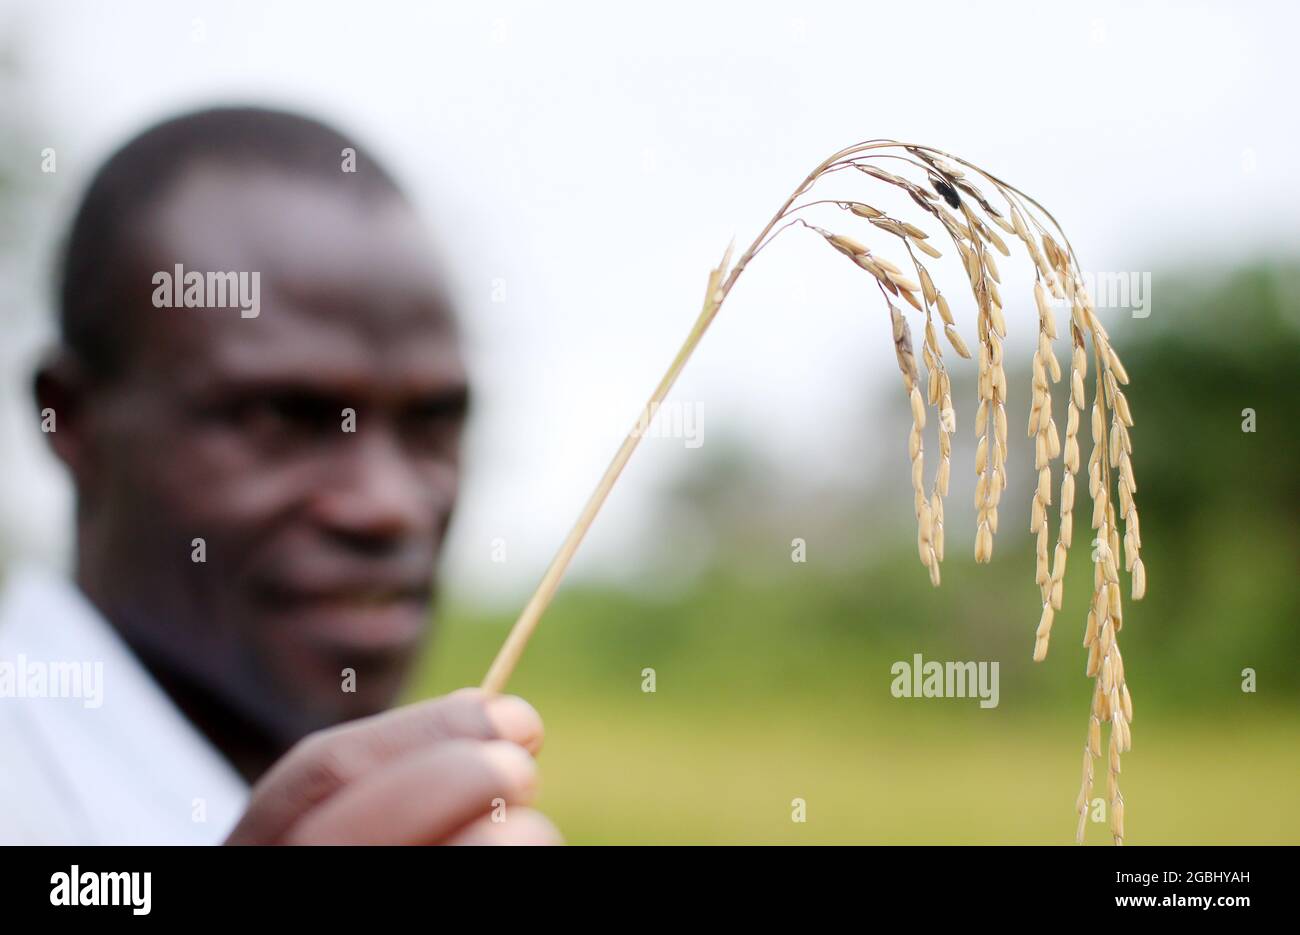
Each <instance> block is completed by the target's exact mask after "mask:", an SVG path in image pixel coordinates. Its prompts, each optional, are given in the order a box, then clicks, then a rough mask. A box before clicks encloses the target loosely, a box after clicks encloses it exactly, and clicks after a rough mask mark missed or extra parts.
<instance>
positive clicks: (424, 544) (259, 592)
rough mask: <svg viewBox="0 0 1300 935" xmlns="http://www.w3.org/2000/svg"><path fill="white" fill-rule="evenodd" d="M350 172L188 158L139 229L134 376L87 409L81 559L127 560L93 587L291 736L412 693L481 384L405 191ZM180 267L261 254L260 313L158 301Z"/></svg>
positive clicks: (217, 266) (215, 686) (255, 259)
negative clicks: (266, 168) (402, 197)
mask: <svg viewBox="0 0 1300 935" xmlns="http://www.w3.org/2000/svg"><path fill="white" fill-rule="evenodd" d="M347 179H348V177H347V176H346V175H343V174H342V173H340V181H339V182H328V181H311V180H306V179H293V178H289V177H287V176H282V175H276V174H271V173H269V172H253V173H249V172H247V171H245V172H242V173H237V172H236V171H235V170H233V169H223V168H220V167H211V168H197V169H194V170H192V171H191V172H189V173H188V174H187V175H186V176H185V177H184V178H183V179H182V180H181V182H180V183H179V184H178V186H177V187H176V188H175V189H174V190H173V191H171V192H170V193H168V194H167V196H166V197H165V198H164V199H163V201H162V202H160V203H159V204H158V206H157V207H156V208H155V209H154V210H153V211H152V212H151V213H150V214H149V216H148V217H147V219H146V223H144V224H143V226H142V230H141V238H142V244H141V249H140V250H139V251H138V254H139V263H138V264H137V267H136V268H135V269H134V270H133V271H131V273H130V275H131V276H132V277H133V278H132V279H131V281H132V282H137V281H138V283H139V289H138V290H135V291H133V292H131V294H130V295H129V296H128V297H127V299H128V301H130V302H131V303H133V306H134V307H132V308H131V309H130V310H129V312H124V313H123V317H124V318H129V321H130V334H131V338H130V340H131V341H132V344H131V346H130V349H129V351H128V352H127V356H128V359H127V361H126V363H125V371H124V373H123V375H122V376H121V377H120V378H119V379H116V380H114V381H113V382H112V383H110V384H109V385H107V386H105V387H103V388H102V389H101V390H98V391H97V393H96V394H94V397H93V398H91V399H89V400H88V401H87V403H86V416H85V417H84V419H83V424H84V426H85V432H86V434H87V445H88V450H89V451H90V452H92V453H93V454H92V455H91V456H90V457H89V458H88V460H87V461H86V463H87V464H88V465H89V467H87V468H86V469H85V470H84V471H83V472H82V473H83V474H84V476H81V477H79V478H78V483H79V487H80V495H81V503H82V518H81V537H82V542H81V546H80V549H81V553H80V554H81V557H82V558H81V561H82V564H83V569H84V567H85V566H86V565H87V564H90V565H93V566H97V567H100V568H105V567H106V568H109V569H112V573H111V574H110V575H107V576H100V577H101V578H105V579H107V580H101V581H96V582H92V583H91V589H92V591H98V592H99V593H92V597H93V598H94V599H95V600H96V601H97V602H98V603H99V604H100V605H101V608H102V609H104V610H106V611H107V612H108V613H109V615H110V616H111V617H112V618H113V620H114V622H115V623H116V624H117V625H118V626H119V627H120V628H121V629H122V630H123V631H124V632H125V633H126V634H127V636H128V638H129V639H130V640H131V641H132V643H133V644H136V645H137V647H138V648H140V649H141V650H142V651H143V652H144V653H145V654H146V655H148V656H149V657H151V658H152V659H153V660H155V661H157V662H161V663H162V664H163V665H165V666H166V667H167V668H168V669H169V670H171V671H173V672H175V673H177V674H179V675H180V676H181V677H183V678H185V679H187V680H189V681H190V682H192V683H194V684H196V685H199V686H201V687H203V688H204V689H206V690H207V691H209V692H213V693H215V694H216V695H217V697H220V698H223V699H224V700H225V701H226V703H230V704H232V705H234V706H235V707H237V708H238V709H239V710H241V711H242V712H243V713H244V714H245V715H246V716H249V717H252V718H254V719H256V720H257V721H259V722H260V723H261V724H263V725H264V726H266V727H268V728H270V729H271V730H272V731H273V732H275V733H276V734H278V735H280V736H284V737H287V738H289V739H292V738H293V737H294V736H296V735H299V734H301V733H302V732H305V731H306V730H308V729H312V728H315V727H318V726H321V725H323V724H327V723H332V722H335V721H338V720H341V719H345V718H349V717H354V716H359V715H362V714H367V713H371V712H373V711H376V710H379V709H381V708H383V707H385V706H387V705H388V704H390V703H391V702H392V700H393V698H394V695H395V694H396V692H397V691H398V689H399V687H400V683H401V678H402V676H403V675H404V674H405V672H406V670H407V668H408V666H409V663H410V662H411V660H412V657H413V654H414V652H415V650H416V649H417V647H418V645H419V643H420V640H421V638H422V636H423V635H424V633H425V631H426V629H427V627H428V625H429V620H430V601H431V597H432V589H433V568H434V562H435V560H436V558H437V556H438V553H439V550H440V548H441V546H442V542H443V537H444V534H445V532H446V529H447V524H448V520H449V518H450V515H451V509H452V506H453V503H454V501H455V498H456V490H457V482H458V476H459V448H460V438H461V430H462V426H463V422H464V418H465V409H466V400H467V391H466V378H465V373H464V369H463V363H462V360H461V356H460V352H459V347H458V341H457V338H456V334H455V331H454V326H453V321H452V318H451V311H450V309H449V307H448V304H447V301H446V299H445V297H444V293H443V291H442V288H441V284H440V283H439V281H438V279H437V277H436V276H435V274H434V273H433V272H432V271H431V264H430V258H429V254H428V250H427V245H426V241H425V239H424V237H423V232H422V230H421V228H420V226H419V225H418V223H417V222H416V219H415V217H414V216H413V214H412V212H411V209H410V208H409V207H408V206H407V205H405V204H404V203H402V202H401V201H399V200H398V199H396V198H395V197H392V196H382V195H378V196H377V195H374V194H370V195H367V196H362V195H358V194H354V193H353V192H352V191H351V190H350V189H348V186H347ZM177 263H180V264H183V267H184V269H185V271H187V272H189V271H198V272H204V273H206V272H209V271H214V272H215V271H243V272H254V271H256V272H259V273H260V279H261V296H260V299H261V302H260V306H261V309H260V314H259V316H258V317H256V318H243V317H241V315H240V310H239V309H238V308H154V307H153V306H152V303H151V295H152V291H153V288H154V286H153V284H152V283H151V277H152V276H153V274H154V273H156V272H160V271H167V272H171V271H172V270H173V267H174V266H175V265H176V264H177ZM352 413H354V414H355V416H354V418H351V417H350V414H352ZM349 429H352V430H349ZM199 539H201V540H203V542H202V546H201V547H202V552H203V554H202V556H201V557H202V558H203V559H204V560H203V561H197V560H196V558H197V557H200V556H199V548H200V546H199V543H197V542H196V540H199ZM349 673H351V677H350V676H349ZM349 689H351V690H349Z"/></svg>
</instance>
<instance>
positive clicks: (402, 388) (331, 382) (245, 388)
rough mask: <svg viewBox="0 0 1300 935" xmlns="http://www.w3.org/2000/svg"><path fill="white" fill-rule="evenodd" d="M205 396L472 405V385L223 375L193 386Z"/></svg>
mask: <svg viewBox="0 0 1300 935" xmlns="http://www.w3.org/2000/svg"><path fill="white" fill-rule="evenodd" d="M192 385H193V388H194V390H195V391H196V392H197V394H198V395H201V396H238V397H243V398H257V397H278V396H289V395H293V396H314V397H318V398H323V399H338V400H347V399H349V398H355V399H367V400H369V399H373V398H375V397H376V396H382V397H386V398H388V399H389V400H392V401H399V402H409V401H412V400H418V401H421V402H438V403H445V404H455V405H464V404H467V403H468V401H469V394H470V388H469V382H468V380H467V379H466V377H465V376H464V375H463V374H451V375H445V376H438V377H435V378H433V379H408V380H403V379H400V378H396V379H394V380H392V381H391V382H389V383H387V384H385V385H382V386H379V387H377V386H376V384H375V382H374V381H373V379H371V378H368V377H366V376H362V375H358V376H356V377H349V376H346V375H339V376H332V377H331V376H328V375H325V374H322V373H320V372H311V373H303V374H286V373H268V374H252V373H250V374H229V373H227V374H220V375H215V374H214V375H208V376H207V377H200V378H197V379H196V380H195V382H194V383H193V384H192Z"/></svg>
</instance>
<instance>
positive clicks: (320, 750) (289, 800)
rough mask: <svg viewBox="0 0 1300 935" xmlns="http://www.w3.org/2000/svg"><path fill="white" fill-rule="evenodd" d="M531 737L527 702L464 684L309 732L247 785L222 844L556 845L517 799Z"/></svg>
mask: <svg viewBox="0 0 1300 935" xmlns="http://www.w3.org/2000/svg"><path fill="white" fill-rule="evenodd" d="M541 745H542V719H541V718H540V717H539V716H538V714H537V712H536V711H535V710H533V707H532V706H531V705H529V704H528V703H527V702H526V701H524V700H523V699H521V698H516V697H514V696H512V695H500V696H495V697H490V696H488V695H485V694H484V693H483V692H481V691H479V690H478V689H472V688H467V689H464V690H462V691H458V692H455V693H453V694H451V695H447V696H446V697H443V698H438V699H435V700H432V701H425V702H421V703H419V704H413V705H409V706H407V707H404V708H398V709H396V710H394V711H389V712H387V713H385V714H379V715H376V716H374V717H369V718H365V719H363V720H359V721H353V722H351V723H348V724H344V725H341V726H339V727H333V728H330V729H328V730H323V731H319V732H317V733H315V734H312V735H310V736H309V737H307V738H305V739H304V740H303V741H302V742H300V743H299V744H298V745H297V746H295V747H294V748H293V749H292V750H290V751H289V752H288V753H287V754H286V755H285V756H284V758H283V759H281V760H280V761H279V762H278V763H276V764H275V766H274V767H272V768H271V770H270V772H268V773H267V774H266V776H265V777H263V778H262V780H261V781H260V782H259V783H258V784H257V785H256V786H255V787H254V789H253V796H252V800H251V801H250V802H249V806H248V810H247V811H246V812H245V813H244V817H243V818H241V819H240V821H239V824H238V825H236V826H235V830H234V831H232V832H231V834H230V837H229V839H228V840H227V841H226V843H227V844H558V843H559V842H560V836H559V833H558V832H557V831H556V830H555V827H554V826H553V825H552V824H551V823H550V822H549V821H547V820H546V818H544V817H543V816H542V815H541V814H540V813H538V812H535V811H533V810H532V809H530V808H527V807H526V806H527V805H528V804H529V803H530V802H531V801H532V799H533V796H534V793H535V791H536V786H537V764H536V763H535V762H534V760H533V754H535V753H536V752H537V751H538V750H539V749H540V748H541ZM502 815H504V820H493V819H494V817H495V818H498V819H500V818H501V816H502Z"/></svg>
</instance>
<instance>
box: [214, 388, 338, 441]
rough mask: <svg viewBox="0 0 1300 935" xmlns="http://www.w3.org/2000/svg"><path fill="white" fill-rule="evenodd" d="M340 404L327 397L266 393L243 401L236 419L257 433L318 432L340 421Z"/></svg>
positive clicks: (335, 427) (334, 425)
mask: <svg viewBox="0 0 1300 935" xmlns="http://www.w3.org/2000/svg"><path fill="white" fill-rule="evenodd" d="M342 419H343V410H342V408H341V406H335V405H332V404H331V403H330V402H329V401H328V400H324V399H319V398H316V397H311V396H298V395H284V396H267V397H264V398H259V399H250V400H246V401H245V402H244V403H243V404H242V405H241V406H240V407H239V413H238V420H239V422H240V423H242V424H243V425H244V427H245V428H247V429H249V430H250V431H254V432H258V433H266V434H269V433H284V434H294V435H302V434H318V433H320V432H323V431H326V430H327V429H333V430H335V431H337V430H338V429H339V426H340V425H341V424H342Z"/></svg>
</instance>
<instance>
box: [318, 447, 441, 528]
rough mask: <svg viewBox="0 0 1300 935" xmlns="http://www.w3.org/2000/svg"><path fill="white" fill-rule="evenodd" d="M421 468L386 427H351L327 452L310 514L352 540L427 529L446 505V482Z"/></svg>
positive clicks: (438, 517)
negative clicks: (352, 432) (326, 464)
mask: <svg viewBox="0 0 1300 935" xmlns="http://www.w3.org/2000/svg"><path fill="white" fill-rule="evenodd" d="M427 474H428V472H427V471H421V470H420V465H419V462H418V461H417V459H415V458H413V457H412V456H411V455H410V453H408V452H407V451H405V450H404V449H403V447H402V445H401V444H400V442H399V440H398V439H396V438H394V437H393V435H392V434H391V433H389V432H386V431H382V430H378V429H376V430H370V431H364V430H363V431H360V432H357V433H356V434H355V435H354V436H353V437H352V438H349V439H347V440H345V441H344V442H343V443H342V444H341V445H339V446H337V448H336V450H335V451H334V452H332V454H331V458H330V466H329V470H328V471H327V475H326V477H325V478H324V480H323V483H322V484H321V487H320V489H319V490H318V491H317V493H316V495H315V497H314V498H313V500H312V513H313V518H314V519H315V520H316V522H318V523H319V524H320V525H322V526H323V527H325V528H326V529H328V530H329V531H330V532H332V533H334V534H335V535H337V536H340V537H342V538H346V539H348V540H350V541H351V542H353V543H354V544H358V545H370V546H380V547H382V546H384V545H387V544H390V543H393V542H395V541H400V540H402V539H406V538H410V537H414V536H420V535H427V534H428V533H429V532H430V531H431V530H433V529H436V528H437V527H438V525H439V523H440V521H441V519H440V518H441V515H442V514H443V513H445V512H446V511H447V510H448V509H450V496H449V494H448V492H447V491H446V490H444V489H443V488H445V487H446V486H447V485H446V484H443V483H439V482H437V479H436V478H433V477H429V476H427Z"/></svg>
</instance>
